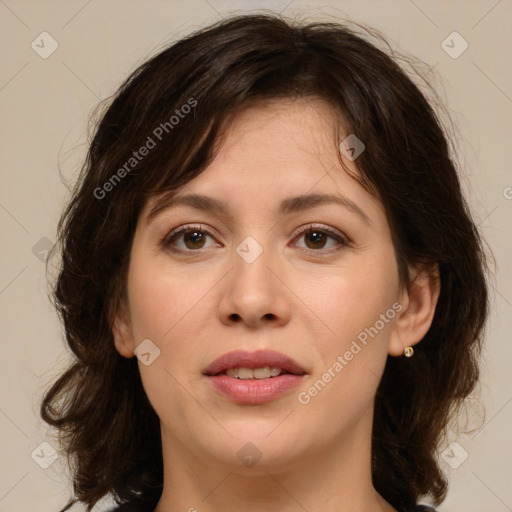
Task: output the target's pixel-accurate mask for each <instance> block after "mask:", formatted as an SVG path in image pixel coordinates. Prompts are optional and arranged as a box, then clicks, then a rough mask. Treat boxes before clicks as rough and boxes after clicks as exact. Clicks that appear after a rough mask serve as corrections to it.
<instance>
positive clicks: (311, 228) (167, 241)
mask: <svg viewBox="0 0 512 512" xmlns="http://www.w3.org/2000/svg"><path fill="white" fill-rule="evenodd" d="M193 231H199V232H200V233H202V234H206V235H208V236H210V237H211V238H214V236H213V234H212V233H211V232H210V231H209V230H207V229H205V228H204V227H203V226H202V225H200V224H196V225H192V224H187V225H183V226H180V227H179V228H176V229H175V230H173V231H171V232H170V233H169V234H167V235H166V236H165V237H164V238H163V239H162V241H161V245H162V246H163V247H164V248H169V249H170V250H172V251H173V252H176V253H179V254H182V255H194V254H197V253H199V252H200V251H201V249H197V250H194V251H191V250H184V249H176V248H175V247H172V242H173V241H175V239H176V238H177V237H178V236H179V235H182V234H185V233H188V232H193ZM313 232H319V233H322V234H327V235H328V236H329V238H332V239H334V240H336V242H338V244H339V246H338V247H336V248H331V249H318V250H316V249H304V248H299V249H300V250H301V251H302V252H306V253H309V254H315V255H317V254H332V253H334V252H337V251H339V250H341V249H342V248H343V247H346V246H349V245H350V241H349V239H348V238H346V237H344V236H342V235H340V234H339V233H337V232H335V231H333V230H332V229H329V228H327V227H324V226H318V225H315V224H309V225H307V226H302V227H301V228H299V231H298V233H297V234H296V236H295V237H294V240H296V239H298V238H299V237H300V236H301V235H303V234H304V233H313Z"/></svg>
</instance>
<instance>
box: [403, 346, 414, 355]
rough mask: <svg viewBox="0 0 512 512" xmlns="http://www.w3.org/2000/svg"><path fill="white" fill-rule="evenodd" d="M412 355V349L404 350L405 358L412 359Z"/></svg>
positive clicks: (406, 348)
mask: <svg viewBox="0 0 512 512" xmlns="http://www.w3.org/2000/svg"><path fill="white" fill-rule="evenodd" d="M413 354H414V349H413V348H412V347H405V348H404V356H405V357H412V355H413Z"/></svg>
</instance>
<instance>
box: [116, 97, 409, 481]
mask: <svg viewBox="0 0 512 512" xmlns="http://www.w3.org/2000/svg"><path fill="white" fill-rule="evenodd" d="M331 112H332V109H331V108H330V107H329V106H328V105H326V104H324V103H322V102H320V101H318V102H311V101H309V102H307V103H306V102H304V101H296V102H291V101H283V100H279V101H277V100H275V101H272V102H270V103H267V104H266V105H265V106H257V107H252V108H249V109H247V110H245V111H243V112H242V113H241V114H239V115H238V117H237V118H236V119H235V121H234V123H233V125H232V126H231V128H230V131H229V132H228V133H227V135H226V138H225V140H224V143H223V145H222V147H221V149H220V151H219V153H218V155H217V156H216V158H215V160H214V161H213V163H212V164H211V165H210V166H209V167H208V168H207V169H206V170H205V171H204V172H203V173H202V174H201V175H199V176H198V177H196V178H195V179H194V180H192V181H190V182H189V183H188V184H187V185H186V186H184V187H182V188H181V189H180V190H179V191H178V195H179V196H180V197H183V196H186V195H190V194H194V195H201V196H207V197H208V198H211V199H213V200H215V201H217V202H219V201H220V202H223V203H224V205H223V206H224V208H223V209H215V210H211V209H207V208H206V209H205V208H204V206H205V204H204V203H205V202H204V201H203V203H201V204H199V203H197V202H196V204H195V206H194V205H192V204H187V203H190V201H188V202H187V201H186V200H185V201H181V202H180V201H175V204H173V205H171V204H167V205H166V204H165V203H164V204H158V200H159V199H161V197H160V196H159V197H154V198H152V199H151V200H150V201H149V202H148V203H147V204H146V206H145V208H144V210H143V211H142V213H141V215H140V218H139V222H138V225H137V228H136V232H135V236H134V240H133V244H132V249H131V256H130V266H129V272H128V286H127V291H128V297H127V301H126V307H125V308H124V309H123V311H122V312H120V313H119V315H118V318H117V321H116V326H115V339H116V347H117V349H118V351H119V352H120V353H121V354H122V355H124V356H126V357H132V356H133V355H134V349H135V348H136V347H137V346H138V345H139V344H141V343H142V342H143V340H146V341H144V343H145V344H144V345H141V347H140V349H139V350H140V352H137V353H138V356H139V369H140V374H141V378H142V382H143V385H144V388H145V391H146V393H147V395H148V397H149V400H150V402H151V404H152V405H153V407H154V409H155V411H156V412H157V414H158V416H159V417H160V421H161V428H162V438H163V442H164V445H165V446H166V447H167V448H166V449H167V450H170V451H171V452H174V453H176V454H177V453H180V454H181V456H182V457H183V456H185V457H190V458H191V459H192V458H198V459H201V460H211V461H214V462H215V463H216V464H220V465H222V464H226V465H228V466H230V467H232V468H233V467H235V468H236V470H237V471H244V470H245V469H244V468H245V466H244V461H243V457H241V454H243V453H245V452H243V451H242V452H241V453H239V452H240V450H241V449H244V450H246V451H247V450H249V452H251V450H253V451H254V452H255V453H256V450H255V448H254V447H252V445H247V443H249V442H250V443H252V444H253V445H254V446H255V447H257V450H258V451H259V452H260V453H261V454H262V458H261V460H260V461H259V462H258V464H257V466H256V467H257V468H260V469H261V470H262V471H263V470H268V469H269V468H274V469H275V468H276V467H278V466H279V467H291V466H292V465H296V464H302V463H304V464H305V463H307V461H308V460H309V458H310V457H313V456H314V455H315V454H318V453H319V452H321V451H322V450H330V449H333V447H335V446H336V447H343V446H345V447H346V446H348V444H351V446H352V445H354V444H355V445H356V446H357V445H361V446H363V445H364V444H365V443H368V442H369V438H370V431H371V421H372V405H373V399H374V395H375V392H376V389H377V386H378V383H379V380H380V377H381V375H382V372H383V369H384V366H385V362H386V358H387V356H388V353H390V352H391V351H392V347H394V346H395V345H397V344H400V346H402V342H403V340H402V341H398V334H399V333H398V330H397V326H398V322H399V317H400V311H404V310H405V309H407V300H408V298H407V295H405V294H403V293H402V292H401V289H400V286H399V279H398V271H397V265H396V260H395V253H394V248H393V243H392V238H391V233H390V228H389V225H388V223H387V220H386V215H385V212H384V210H383V207H382V205H381V203H380V202H379V201H378V200H377V199H376V198H375V197H373V196H372V195H370V194H369V193H368V192H366V191H365V190H364V189H363V188H362V187H361V185H359V183H358V182H357V181H356V180H355V179H353V178H352V177H350V176H349V175H348V174H347V173H346V172H345V171H344V170H343V169H342V167H341V166H340V163H339V161H338V157H337V153H336V152H337V146H338V144H339V142H341V140H343V138H345V137H346V136H347V135H348V133H345V134H344V135H343V138H342V139H341V140H340V141H334V140H333V133H334V131H333V127H334V122H335V121H334V119H333V118H332V114H331ZM345 163H346V165H347V167H349V168H350V169H351V170H352V171H355V172H357V169H356V167H355V164H356V163H357V159H356V160H355V161H354V162H351V161H349V160H348V159H345ZM312 195H318V196H323V195H330V196H337V198H338V201H333V200H328V199H327V200H320V201H309V202H308V201H304V200H302V201H301V200H295V201H289V200H290V199H291V198H302V199H304V197H306V198H308V196H312ZM283 206H284V207H283ZM153 210H155V211H153ZM152 211H153V213H152V214H151V212H152ZM181 229H184V231H183V232H180V231H179V230H181ZM148 340H149V341H148ZM235 350H244V351H247V352H249V353H252V352H254V351H258V350H272V351H276V352H279V353H281V354H284V355H286V356H288V357H290V358H292V359H293V360H294V361H295V362H296V363H297V364H298V365H299V366H300V367H301V368H302V370H303V373H304V374H303V375H301V376H299V377H292V376H289V377H290V378H291V380H293V383H292V384H291V387H286V386H285V387H284V391H283V390H282V391H281V393H280V394H279V393H277V394H274V395H272V394H271V395H269V396H266V395H265V396H266V398H265V399H263V401H260V402H258V400H253V402H252V403H248V402H247V400H249V401H250V399H247V400H246V401H245V402H244V400H243V399H241V400H237V399H236V397H235V398H234V397H228V396H226V395H225V394H224V393H222V392H219V391H218V388H217V386H216V385H215V384H214V382H213V381H214V379H212V377H211V376H207V375H205V374H204V372H205V370H206V369H207V368H208V366H209V365H210V364H211V363H212V362H213V361H214V360H215V359H217V358H218V357H219V356H222V355H223V354H226V353H228V352H231V351H235ZM141 353H144V354H145V355H144V356H143V357H141ZM281 377H282V376H281ZM224 378H227V377H224ZM272 378H274V377H270V379H272ZM277 378H280V377H277ZM256 380H258V379H256ZM240 382H242V384H243V383H244V382H245V381H238V383H240ZM252 382H253V383H254V382H255V380H253V381H252ZM259 382H261V381H259ZM258 385H259V384H258ZM238 389H239V390H240V389H242V388H238ZM243 389H245V388H243ZM243 389H242V391H241V392H242V394H243ZM258 389H260V391H261V389H262V387H261V386H260V388H258ZM239 392H240V391H239ZM263 393H264V391H263ZM251 396H253V398H254V395H251ZM259 396H260V397H261V396H263V395H259ZM184 447H186V448H184ZM244 447H245V448H244ZM336 449H338V448H336ZM339 449H342V448H339ZM185 453H186V455H184V454H185ZM253 471H254V469H253Z"/></svg>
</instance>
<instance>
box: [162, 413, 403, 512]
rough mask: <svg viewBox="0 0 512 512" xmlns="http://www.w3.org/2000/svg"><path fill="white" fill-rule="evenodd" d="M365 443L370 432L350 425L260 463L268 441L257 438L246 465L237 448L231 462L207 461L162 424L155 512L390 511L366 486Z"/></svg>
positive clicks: (368, 460) (368, 458)
mask: <svg viewBox="0 0 512 512" xmlns="http://www.w3.org/2000/svg"><path fill="white" fill-rule="evenodd" d="M364 423H366V424H367V425H369V426H370V428H371V421H370V422H363V424H364ZM245 443H246V442H241V443H238V444H237V447H238V446H244V444H245ZM370 443H371V431H367V429H364V428H363V429H362V428H355V429H352V435H350V436H348V435H347V433H346V432H343V433H341V434H340V435H339V438H338V439H333V440H332V442H330V443H326V444H324V445H321V447H323V449H320V450H319V449H318V447H315V449H314V451H313V450H312V451H311V453H301V454H300V455H298V456H297V457H295V458H293V459H286V461H285V462H280V461H279V460H278V459H279V458H278V457H275V458H274V459H273V460H270V457H269V459H268V460H267V461H265V453H269V454H270V453H272V445H271V444H268V445H266V444H265V440H264V439H263V440H257V441H255V443H254V444H255V445H257V446H258V448H259V449H260V451H261V453H262V457H261V459H260V460H259V461H258V462H257V463H256V464H254V465H253V466H250V467H246V466H244V465H243V464H241V463H240V461H239V460H238V458H237V457H236V453H237V451H238V450H237V449H234V450H233V453H234V455H235V457H233V459H232V460H229V459H228V458H226V460H216V459H210V458H209V455H208V454H206V453H204V454H200V453H198V452H197V451H196V452H192V451H191V450H190V449H189V448H188V447H187V446H185V445H184V444H183V443H181V442H180V441H178V440H177V439H176V438H175V437H174V436H173V435H172V433H171V432H170V431H168V430H165V429H164V428H162V447H163V457H164V488H163V493H162V496H161V499H160V501H159V503H158V506H157V507H156V509H155V512H181V511H187V512H195V511H197V512H218V511H219V510H222V511H223V512H231V511H233V512H234V511H239V510H244V512H261V510H265V511H266V512H297V511H299V510H322V511H323V512H394V511H395V509H394V508H393V507H391V505H390V504H389V503H387V502H386V501H385V500H384V498H382V497H381V496H380V495H379V494H378V493H377V492H376V491H375V489H374V488H373V486H372V483H371V482H372V479H371V444H370ZM273 448H274V452H275V446H274V447H273ZM249 451H250V450H249ZM281 460H282V457H281Z"/></svg>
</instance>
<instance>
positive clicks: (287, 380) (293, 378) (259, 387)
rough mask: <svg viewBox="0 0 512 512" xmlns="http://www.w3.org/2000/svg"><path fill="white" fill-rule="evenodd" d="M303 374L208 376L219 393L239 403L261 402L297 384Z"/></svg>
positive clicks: (278, 395) (275, 396)
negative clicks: (241, 377) (242, 377)
mask: <svg viewBox="0 0 512 512" xmlns="http://www.w3.org/2000/svg"><path fill="white" fill-rule="evenodd" d="M303 377H304V375H293V374H291V373H285V374H283V375H279V376H277V377H269V378H268V379H248V380H242V379H235V378H233V377H228V376H227V375H211V376H208V378H209V379H210V381H211V383H212V384H213V386H214V388H215V389H216V390H217V392H219V393H220V394H221V395H223V396H225V397H227V398H229V399H231V400H232V401H233V402H236V403H239V404H251V405H255V404H263V403H265V402H269V401H270V400H274V399H276V398H279V397H280V396H282V395H284V394H285V393H287V392H288V391H289V390H290V389H292V388H294V387H296V386H298V385H299V384H300V382H301V381H302V378H303Z"/></svg>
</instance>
